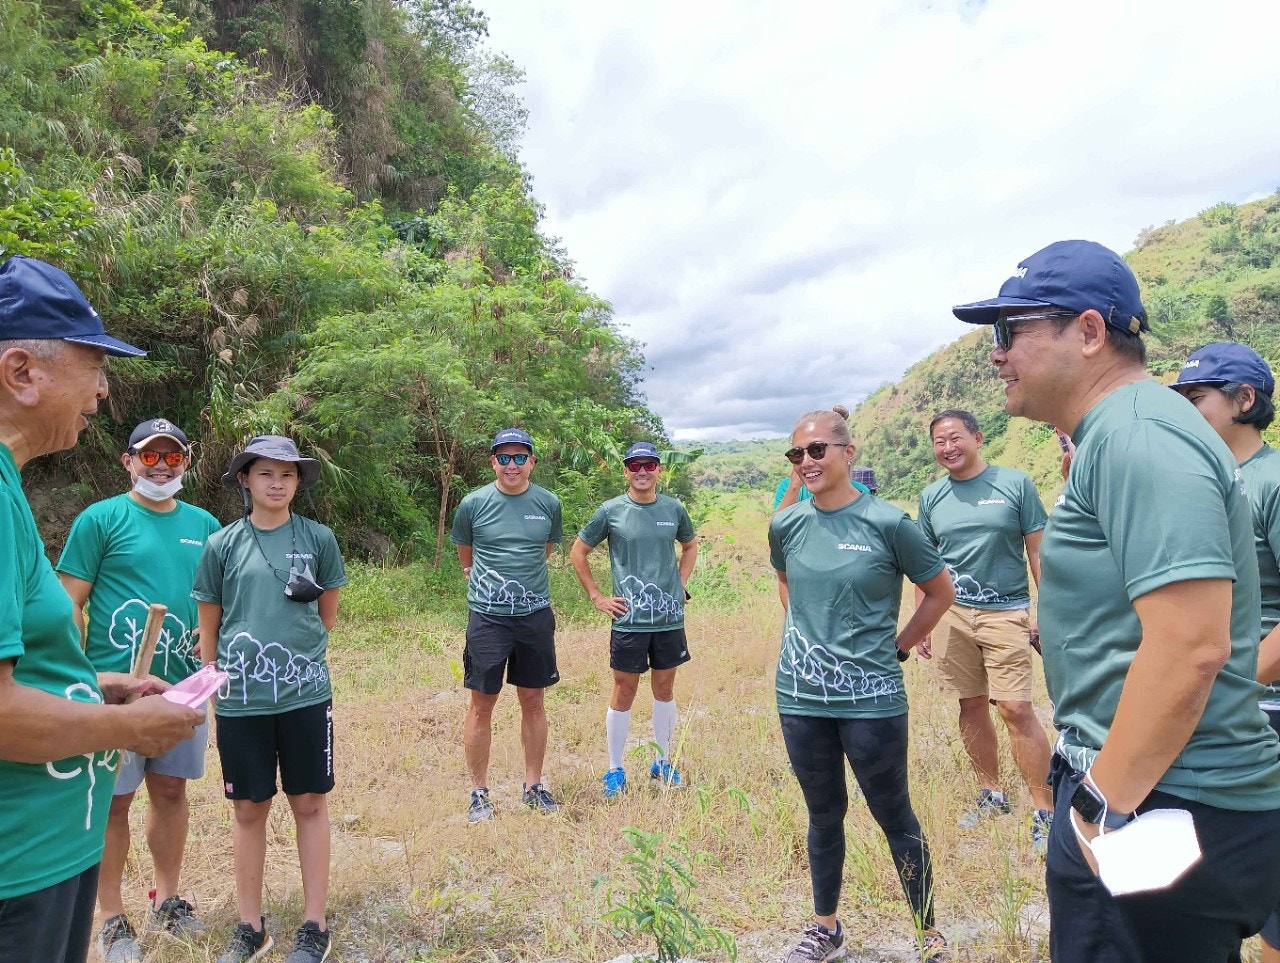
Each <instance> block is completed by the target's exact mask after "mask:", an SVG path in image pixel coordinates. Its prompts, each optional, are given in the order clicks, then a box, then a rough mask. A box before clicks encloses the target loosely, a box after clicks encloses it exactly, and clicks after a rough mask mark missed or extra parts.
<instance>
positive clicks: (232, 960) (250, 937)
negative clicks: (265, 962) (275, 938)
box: [218, 917, 271, 963]
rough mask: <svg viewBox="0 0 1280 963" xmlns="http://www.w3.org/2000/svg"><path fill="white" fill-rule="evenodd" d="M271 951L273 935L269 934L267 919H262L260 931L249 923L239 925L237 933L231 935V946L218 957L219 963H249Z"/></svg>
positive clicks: (237, 925)
mask: <svg viewBox="0 0 1280 963" xmlns="http://www.w3.org/2000/svg"><path fill="white" fill-rule="evenodd" d="M270 949H271V934H270V933H268V932H267V920H266V917H263V918H262V929H260V930H255V929H254V928H253V927H252V926H251V925H250V924H248V923H237V924H236V931H235V932H234V933H232V934H231V945H230V946H228V947H227V952H225V953H223V954H222V955H221V956H220V957H218V963H249V961H250V960H260V959H262V957H264V956H266V955H267V951H268V950H270Z"/></svg>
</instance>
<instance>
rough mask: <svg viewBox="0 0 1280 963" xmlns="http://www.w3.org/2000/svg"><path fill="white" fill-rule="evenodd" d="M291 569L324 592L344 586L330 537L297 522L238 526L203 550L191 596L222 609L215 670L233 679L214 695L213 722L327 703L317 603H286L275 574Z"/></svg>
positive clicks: (324, 638) (316, 526) (324, 640)
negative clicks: (305, 574) (308, 577)
mask: <svg viewBox="0 0 1280 963" xmlns="http://www.w3.org/2000/svg"><path fill="white" fill-rule="evenodd" d="M255 534H256V536H257V538H256V541H255V538H254V536H255ZM258 544H261V546H262V548H261V550H259V548H258ZM263 553H265V554H266V557H265V558H264V557H263ZM268 560H269V561H270V564H268ZM273 568H274V569H275V571H273V570H272V569H273ZM293 568H296V569H297V570H298V571H299V572H309V573H310V575H311V577H312V578H314V579H315V580H316V582H317V584H319V585H320V587H321V588H323V589H326V590H328V589H333V588H339V587H341V586H343V585H346V584H347V576H346V572H345V569H344V568H343V564H342V554H341V553H340V552H339V551H338V542H337V539H335V538H334V537H333V532H331V531H330V530H329V529H328V528H326V527H325V526H324V525H321V524H320V523H319V522H317V521H314V520H313V519H310V518H305V517H304V516H302V515H297V514H295V515H293V516H292V517H291V519H290V521H289V522H286V523H285V524H283V525H281V526H279V527H277V528H272V529H261V528H256V527H255V526H253V525H250V524H249V521H248V519H241V520H240V521H237V522H232V523H231V524H230V525H228V526H227V527H226V528H224V529H222V530H221V531H217V532H214V533H213V534H212V535H210V536H209V540H208V541H207V542H206V543H205V546H204V554H203V555H202V556H201V557H200V567H199V569H198V570H197V571H196V582H195V588H194V589H193V590H192V592H191V596H192V598H194V599H196V600H197V601H200V602H214V603H216V604H218V605H221V606H222V625H221V627H220V629H219V631H218V668H220V669H223V670H224V671H226V672H227V674H228V675H230V676H231V680H230V683H229V685H228V686H227V687H224V689H223V691H222V692H219V693H218V705H217V712H218V715H220V716H253V715H273V714H275V713H279V712H287V711H289V710H291V709H302V708H305V707H306V706H311V705H316V704H317V703H321V702H324V701H325V700H326V699H328V698H330V697H331V695H332V689H331V687H330V685H329V666H328V663H327V662H326V661H325V655H326V653H327V650H328V647H329V630H328V629H326V628H325V627H324V623H323V622H321V621H320V603H319V602H306V603H302V602H293V601H290V600H289V598H288V597H287V596H286V595H285V594H284V581H283V579H282V578H280V577H278V576H277V575H276V572H277V571H278V572H280V573H282V574H283V575H285V576H287V575H288V573H289V571H290V570H291V569H293Z"/></svg>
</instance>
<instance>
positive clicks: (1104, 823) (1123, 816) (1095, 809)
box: [1071, 779, 1133, 831]
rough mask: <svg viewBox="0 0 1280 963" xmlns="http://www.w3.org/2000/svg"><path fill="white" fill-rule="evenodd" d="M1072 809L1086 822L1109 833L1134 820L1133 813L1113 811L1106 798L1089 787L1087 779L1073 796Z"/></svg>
mask: <svg viewBox="0 0 1280 963" xmlns="http://www.w3.org/2000/svg"><path fill="white" fill-rule="evenodd" d="M1071 808H1072V809H1074V810H1075V811H1076V812H1078V813H1079V814H1080V818H1081V819H1083V820H1084V821H1085V822H1087V823H1093V824H1094V825H1095V826H1101V827H1102V828H1103V829H1105V830H1107V831H1110V830H1113V829H1120V828H1121V827H1122V826H1124V825H1125V824H1126V823H1128V822H1129V821H1130V820H1131V819H1133V813H1118V812H1116V811H1115V810H1113V809H1111V808H1110V807H1109V806H1108V805H1107V800H1106V798H1105V797H1103V795H1102V793H1100V792H1098V790H1096V789H1094V788H1093V786H1091V785H1089V782H1088V780H1087V779H1082V780H1081V781H1080V785H1078V786H1076V791H1075V793H1074V794H1073V795H1072V796H1071ZM1104 813H1105V816H1104Z"/></svg>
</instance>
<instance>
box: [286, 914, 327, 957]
mask: <svg viewBox="0 0 1280 963" xmlns="http://www.w3.org/2000/svg"><path fill="white" fill-rule="evenodd" d="M330 949H332V947H331V946H330V944H329V931H328V930H322V929H320V924H319V923H317V922H315V921H313V920H307V921H306V922H305V923H303V924H302V926H301V927H299V928H298V939H297V941H296V942H295V943H294V944H293V952H292V953H290V954H289V955H288V956H286V957H285V959H284V963H322V961H324V960H327V959H328V958H329V950H330Z"/></svg>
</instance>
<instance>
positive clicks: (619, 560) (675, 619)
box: [569, 441, 698, 799]
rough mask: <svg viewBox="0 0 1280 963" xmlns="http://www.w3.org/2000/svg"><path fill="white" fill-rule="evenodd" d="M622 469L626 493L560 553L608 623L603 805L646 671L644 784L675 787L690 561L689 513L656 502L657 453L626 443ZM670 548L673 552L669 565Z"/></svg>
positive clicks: (621, 787)
mask: <svg viewBox="0 0 1280 963" xmlns="http://www.w3.org/2000/svg"><path fill="white" fill-rule="evenodd" d="M622 464H623V467H624V468H625V469H626V472H627V491H626V494H623V495H619V496H618V497H617V498H611V499H609V500H608V501H607V502H605V503H604V504H603V505H601V506H600V507H599V508H597V509H596V511H595V514H594V515H592V516H591V520H590V521H588V522H587V524H586V526H585V527H584V528H583V529H582V531H581V533H579V535H578V537H577V538H576V539H575V540H574V543H573V548H572V549H571V550H570V552H569V560H570V561H571V562H572V563H573V570H574V571H575V572H576V573H577V575H578V581H579V582H581V583H582V587H583V588H584V589H586V592H587V595H588V596H589V597H590V598H591V604H592V605H594V606H595V607H596V608H598V609H599V610H600V611H601V612H603V613H604V614H605V615H607V616H609V617H610V618H611V619H612V620H613V625H612V627H611V630H610V634H609V667H610V668H611V669H612V670H613V696H612V698H611V699H610V700H609V709H608V711H607V712H606V713H605V721H604V729H605V740H606V742H607V744H608V749H609V768H608V769H607V770H606V771H605V774H604V796H605V798H606V799H608V798H610V797H613V796H617V795H618V794H619V793H622V792H624V791H625V790H626V788H627V771H626V770H625V769H624V768H623V766H622V754H623V751H624V750H625V749H626V745H627V736H628V734H629V732H630V731H631V705H632V703H633V702H634V701H635V698H636V689H637V688H638V687H639V685H640V676H641V675H643V674H644V673H645V672H647V671H648V670H649V669H650V668H652V670H653V674H652V675H651V676H650V678H649V681H650V685H651V686H652V688H653V740H654V742H655V743H656V744H657V747H658V758H657V759H655V760H654V762H653V765H652V766H650V768H649V777H650V778H651V779H653V780H656V781H657V782H658V783H659V784H660V785H665V786H680V785H682V784H683V779H682V777H681V775H680V770H679V769H677V768H676V767H675V765H674V764H673V763H672V762H671V758H670V755H671V740H672V737H673V736H674V735H675V731H676V694H675V683H676V669H677V668H678V667H679V666H681V665H683V664H684V663H686V662H688V661H689V641H688V639H687V638H685V632H684V603H685V599H686V598H687V597H688V593H687V592H686V591H685V584H686V583H687V582H688V581H689V576H690V575H692V574H693V566H694V563H695V562H696V561H697V558H698V541H697V536H696V535H695V533H694V530H693V521H692V520H691V519H690V518H689V513H688V512H687V511H685V507H684V506H683V505H681V504H680V502H678V501H677V500H676V499H674V498H672V497H671V496H670V495H660V494H659V493H658V480H659V478H660V477H661V475H662V458H661V456H660V455H659V454H658V449H657V448H655V447H654V446H653V445H652V444H651V443H650V442H647V441H639V442H636V443H635V444H634V445H632V446H631V447H630V448H628V449H627V452H626V454H625V455H623V456H622ZM603 541H608V543H609V567H610V571H611V573H612V578H613V594H612V595H605V594H604V593H603V592H601V591H600V586H598V585H597V584H596V580H595V576H594V575H592V574H591V562H590V561H589V559H588V556H589V555H590V554H591V550H592V549H593V548H595V547H596V546H597V545H599V544H600V543H601V542H603ZM676 545H679V546H680V560H679V562H677V561H676V554H675V546H676Z"/></svg>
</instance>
